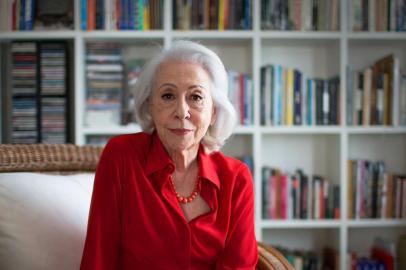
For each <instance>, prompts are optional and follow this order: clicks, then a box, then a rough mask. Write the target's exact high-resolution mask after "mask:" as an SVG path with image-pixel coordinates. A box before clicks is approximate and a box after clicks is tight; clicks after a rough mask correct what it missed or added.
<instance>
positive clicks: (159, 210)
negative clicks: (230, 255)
mask: <svg viewBox="0 0 406 270" xmlns="http://www.w3.org/2000/svg"><path fill="white" fill-rule="evenodd" d="M151 180H152V181H153V180H154V179H146V180H145V181H149V182H145V183H142V181H139V182H141V183H139V182H138V183H137V184H134V185H130V186H129V187H127V188H126V189H125V192H124V196H123V208H122V209H123V212H122V234H123V235H122V239H123V242H122V248H123V250H124V251H125V252H126V253H127V254H133V256H134V259H140V260H148V258H154V257H155V256H156V254H165V253H168V252H170V253H171V254H172V255H171V256H163V257H162V258H160V260H164V261H165V260H167V261H168V262H167V263H170V261H173V260H175V259H176V260H181V259H183V260H187V261H190V260H197V261H199V260H206V261H212V260H215V258H216V257H217V256H218V254H219V253H220V252H221V251H222V249H223V247H224V242H225V238H226V234H227V233H226V232H227V229H226V228H227V226H226V224H224V221H222V220H221V218H220V217H219V216H218V208H217V205H216V203H213V202H212V201H210V200H213V196H215V193H213V194H211V195H208V194H209V193H208V192H209V190H208V189H205V190H204V191H203V190H202V193H203V194H201V195H202V196H198V197H197V198H196V199H195V200H194V201H193V202H192V203H189V204H186V205H180V204H179V203H178V201H177V199H176V196H175V194H174V193H173V192H172V189H171V187H170V186H169V185H166V184H165V183H163V184H162V185H161V186H160V185H152V184H151ZM154 255H155V256H154Z"/></svg>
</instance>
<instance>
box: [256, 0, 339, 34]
mask: <svg viewBox="0 0 406 270" xmlns="http://www.w3.org/2000/svg"><path fill="white" fill-rule="evenodd" d="M339 11H340V1H339V0H333V1H324V0H303V1H301V0H290V1H285V0H261V28H262V29H263V30H295V31H338V30H339V29H340V12H339Z"/></svg>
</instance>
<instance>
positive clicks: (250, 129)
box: [234, 126, 255, 134]
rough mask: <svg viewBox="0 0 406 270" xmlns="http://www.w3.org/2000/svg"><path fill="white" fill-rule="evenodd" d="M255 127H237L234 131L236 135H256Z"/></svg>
mask: <svg viewBox="0 0 406 270" xmlns="http://www.w3.org/2000/svg"><path fill="white" fill-rule="evenodd" d="M254 133H255V127H253V126H237V127H236V128H235V130H234V134H254Z"/></svg>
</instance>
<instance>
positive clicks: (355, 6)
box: [349, 0, 406, 31]
mask: <svg viewBox="0 0 406 270" xmlns="http://www.w3.org/2000/svg"><path fill="white" fill-rule="evenodd" d="M349 3H350V29H352V31H406V3H405V2H404V1H403V0H352V1H350V2H349Z"/></svg>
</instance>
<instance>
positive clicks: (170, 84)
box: [158, 83, 177, 89]
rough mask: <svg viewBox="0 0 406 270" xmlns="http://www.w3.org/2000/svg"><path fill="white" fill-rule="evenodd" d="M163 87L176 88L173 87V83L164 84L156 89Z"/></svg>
mask: <svg viewBox="0 0 406 270" xmlns="http://www.w3.org/2000/svg"><path fill="white" fill-rule="evenodd" d="M164 86H170V87H173V88H177V87H176V85H174V84H173V83H164V84H162V85H161V86H160V87H159V88H158V89H161V88H162V87H164Z"/></svg>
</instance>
